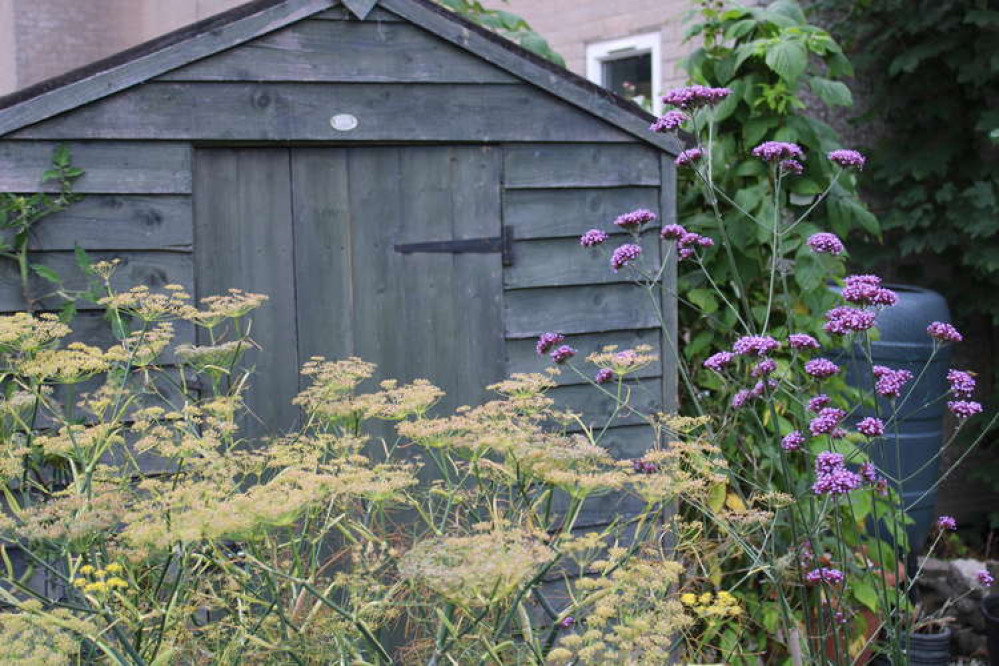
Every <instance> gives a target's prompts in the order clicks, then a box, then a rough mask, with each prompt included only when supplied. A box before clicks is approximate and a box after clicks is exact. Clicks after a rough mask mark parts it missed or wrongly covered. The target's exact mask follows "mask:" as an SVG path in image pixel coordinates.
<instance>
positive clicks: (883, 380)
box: [871, 365, 912, 398]
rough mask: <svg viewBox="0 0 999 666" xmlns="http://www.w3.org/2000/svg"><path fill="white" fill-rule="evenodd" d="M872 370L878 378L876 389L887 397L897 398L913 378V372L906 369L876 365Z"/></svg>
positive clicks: (879, 393)
mask: <svg viewBox="0 0 999 666" xmlns="http://www.w3.org/2000/svg"><path fill="white" fill-rule="evenodd" d="M871 372H872V373H873V374H874V376H875V377H876V378H877V381H875V382H874V390H875V391H876V392H877V394H878V395H880V396H884V397H885V398H897V397H898V396H900V395H901V394H902V389H903V388H905V385H906V384H908V383H909V382H910V381H911V380H912V373H911V372H909V371H908V370H904V369H899V370H892V369H891V368H888V367H886V366H883V365H876V366H874V367H873V368H871Z"/></svg>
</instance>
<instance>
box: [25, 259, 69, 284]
mask: <svg viewBox="0 0 999 666" xmlns="http://www.w3.org/2000/svg"><path fill="white" fill-rule="evenodd" d="M31 270H33V271H34V272H35V275H37V276H38V277H40V278H42V279H44V280H48V281H49V282H51V283H52V284H62V278H60V277H59V274H58V273H56V272H55V271H54V270H52V269H51V268H49V267H48V266H43V265H42V264H31Z"/></svg>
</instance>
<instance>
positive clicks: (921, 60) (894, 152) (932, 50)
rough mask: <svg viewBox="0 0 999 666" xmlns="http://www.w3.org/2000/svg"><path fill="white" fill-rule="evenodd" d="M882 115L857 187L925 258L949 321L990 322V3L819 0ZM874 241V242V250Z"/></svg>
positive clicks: (998, 19)
mask: <svg viewBox="0 0 999 666" xmlns="http://www.w3.org/2000/svg"><path fill="white" fill-rule="evenodd" d="M824 6H825V7H826V8H828V9H833V10H839V9H843V8H846V9H849V12H848V13H847V14H846V15H845V17H844V18H842V20H840V21H839V22H837V23H836V24H835V25H834V26H833V27H832V29H833V30H834V31H835V32H836V33H837V34H840V35H842V38H843V40H844V43H845V44H846V46H847V49H848V50H850V51H853V52H855V53H856V55H855V61H856V63H857V66H858V75H859V76H860V77H861V78H863V79H867V80H869V81H870V82H871V84H872V99H871V102H870V110H869V111H868V113H867V116H866V117H864V118H861V120H862V121H864V120H867V119H875V118H876V119H878V120H879V121H881V122H882V123H883V124H884V133H883V135H882V136H881V137H880V142H879V144H878V145H877V147H876V149H875V150H873V151H872V154H871V168H870V171H869V174H868V175H867V177H865V179H864V180H865V182H864V183H863V186H864V189H865V190H866V191H869V192H870V194H871V196H872V199H873V200H875V201H877V202H878V207H879V208H883V210H882V211H881V218H882V222H883V225H884V229H885V233H886V240H887V242H888V244H890V245H891V246H892V247H893V248H896V250H897V251H898V252H899V253H900V254H902V255H903V256H906V255H907V256H910V257H913V258H917V259H916V261H914V262H913V263H914V264H918V269H917V271H918V279H919V280H920V282H922V283H925V282H926V280H927V276H926V275H925V274H924V271H923V267H924V266H925V264H924V262H923V261H921V260H919V259H918V257H920V256H921V255H923V256H925V255H926V254H930V255H936V256H937V257H938V258H939V261H937V262H934V263H936V264H938V265H939V268H938V270H939V271H940V273H939V274H938V279H937V281H936V282H935V284H933V286H934V287H936V288H938V289H940V290H941V291H942V292H943V293H944V294H945V295H946V296H947V299H948V301H949V302H950V304H951V306H952V307H953V308H954V309H955V310H956V314H957V317H958V319H959V320H964V321H967V320H969V319H970V318H971V317H973V316H975V315H987V316H988V317H990V318H991V320H992V321H993V322H995V323H999V300H997V299H996V298H995V296H994V295H995V293H996V289H997V288H999V200H997V193H999V192H997V186H999V160H997V157H999V151H997V147H996V140H997V138H999V109H997V106H996V90H997V89H999V9H996V4H995V3H994V2H988V1H987V0H952V1H951V2H945V3H941V2H933V1H931V0H915V1H913V0H865V1H863V2H853V1H852V0H851V1H850V2H845V1H844V0H829V1H828V2H826V3H824ZM876 249H877V248H874V250H875V251H876Z"/></svg>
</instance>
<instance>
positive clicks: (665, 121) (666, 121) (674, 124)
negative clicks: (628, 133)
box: [649, 109, 687, 134]
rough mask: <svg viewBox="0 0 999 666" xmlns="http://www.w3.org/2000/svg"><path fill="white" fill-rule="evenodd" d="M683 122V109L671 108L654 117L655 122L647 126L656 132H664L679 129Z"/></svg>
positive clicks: (684, 116) (685, 120)
mask: <svg viewBox="0 0 999 666" xmlns="http://www.w3.org/2000/svg"><path fill="white" fill-rule="evenodd" d="M685 122H687V114H685V113H684V112H683V111H677V110H676V109H673V110H672V111H667V112H666V113H664V114H663V115H661V116H659V117H658V118H656V120H655V122H653V123H652V124H651V125H650V126H649V129H650V130H652V131H653V132H656V133H658V134H665V133H666V132H672V131H673V130H675V129H679V128H680V126H681V125H683V124H684V123H685Z"/></svg>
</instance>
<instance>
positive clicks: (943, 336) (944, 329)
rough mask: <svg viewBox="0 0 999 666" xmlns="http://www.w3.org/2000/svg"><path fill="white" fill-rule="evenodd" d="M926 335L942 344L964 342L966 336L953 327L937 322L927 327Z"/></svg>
mask: <svg viewBox="0 0 999 666" xmlns="http://www.w3.org/2000/svg"><path fill="white" fill-rule="evenodd" d="M926 334H927V335H929V336H930V337H931V338H935V339H937V340H940V341H941V342H961V341H962V340H964V336H963V335H961V333H960V332H958V330H957V329H956V328H954V326H953V325H951V324H948V323H946V322H942V321H935V322H933V323H932V324H930V325H929V326H927V327H926Z"/></svg>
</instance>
